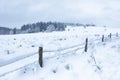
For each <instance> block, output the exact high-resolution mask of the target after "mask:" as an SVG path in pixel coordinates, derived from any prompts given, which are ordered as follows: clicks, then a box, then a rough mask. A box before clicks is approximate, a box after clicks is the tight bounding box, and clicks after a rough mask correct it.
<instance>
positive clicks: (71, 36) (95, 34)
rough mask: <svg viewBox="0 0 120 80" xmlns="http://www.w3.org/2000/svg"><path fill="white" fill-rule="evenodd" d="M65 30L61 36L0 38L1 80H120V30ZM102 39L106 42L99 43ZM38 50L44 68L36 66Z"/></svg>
mask: <svg viewBox="0 0 120 80" xmlns="http://www.w3.org/2000/svg"><path fill="white" fill-rule="evenodd" d="M68 28H69V31H67V30H66V31H64V32H52V33H33V34H19V35H0V48H1V49H0V80H16V79H17V80H61V79H62V80H120V76H119V75H120V61H119V60H120V35H119V36H118V37H117V36H116V33H120V29H119V28H104V27H88V28H78V27H74V29H73V28H71V27H68ZM110 33H112V38H111V39H110V38H109V37H108V35H109V34H110ZM113 34H114V35H113ZM102 35H105V42H101V37H102ZM86 37H88V40H89V46H88V52H87V53H86V52H84V45H85V39H86ZM40 46H42V47H43V49H44V52H43V55H44V59H43V60H44V61H43V62H44V67H43V68H40V66H39V64H38V48H39V47H40Z"/></svg>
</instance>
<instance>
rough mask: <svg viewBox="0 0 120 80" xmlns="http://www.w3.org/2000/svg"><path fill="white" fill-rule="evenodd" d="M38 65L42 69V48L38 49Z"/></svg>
mask: <svg viewBox="0 0 120 80" xmlns="http://www.w3.org/2000/svg"><path fill="white" fill-rule="evenodd" d="M39 65H40V67H41V68H42V67H43V48H42V47H39Z"/></svg>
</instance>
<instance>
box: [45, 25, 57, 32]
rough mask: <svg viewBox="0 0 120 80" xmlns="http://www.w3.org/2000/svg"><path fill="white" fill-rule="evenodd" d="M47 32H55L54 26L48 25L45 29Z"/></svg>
mask: <svg viewBox="0 0 120 80" xmlns="http://www.w3.org/2000/svg"><path fill="white" fill-rule="evenodd" d="M46 31H47V32H52V31H55V26H54V25H52V24H50V25H49V26H47V29H46Z"/></svg>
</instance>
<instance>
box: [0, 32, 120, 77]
mask: <svg viewBox="0 0 120 80" xmlns="http://www.w3.org/2000/svg"><path fill="white" fill-rule="evenodd" d="M119 36H120V34H118V33H116V34H111V36H110V38H112V37H119ZM106 39H108V35H104V38H103V37H102V36H101V37H100V38H97V39H90V40H89V38H88V47H89V46H90V43H92V42H102V40H104V41H106ZM85 45H86V44H85V42H84V43H82V44H77V45H73V46H70V47H65V48H60V49H57V50H43V51H42V53H51V52H55V53H56V52H61V53H62V54H67V53H70V52H71V51H77V50H81V49H83V50H84V48H85ZM85 52H87V51H85ZM40 53H41V52H40ZM34 55H38V52H35V53H34V54H31V55H28V56H26V57H24V58H21V59H20V60H22V59H25V58H28V57H31V56H34ZM42 59H43V58H41V59H39V60H42ZM37 60H38V59H37ZM37 60H36V61H37ZM18 61H19V60H18ZM36 61H34V62H31V63H29V64H32V63H35V62H36ZM16 62H17V61H16ZM41 63H42V64H41ZM41 63H40V66H41V67H43V61H42V62H41ZM29 64H27V65H24V66H21V67H19V68H17V69H14V70H11V71H8V72H5V73H3V74H0V77H2V76H4V75H7V74H9V73H12V72H15V71H18V70H20V69H22V68H24V67H25V66H28V65H29ZM3 67H4V66H3Z"/></svg>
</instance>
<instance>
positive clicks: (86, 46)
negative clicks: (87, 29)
mask: <svg viewBox="0 0 120 80" xmlns="http://www.w3.org/2000/svg"><path fill="white" fill-rule="evenodd" d="M87 49H88V38H86V40H85V52H87Z"/></svg>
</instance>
